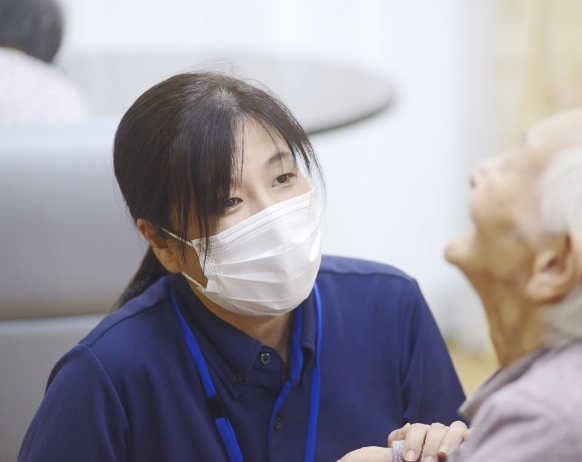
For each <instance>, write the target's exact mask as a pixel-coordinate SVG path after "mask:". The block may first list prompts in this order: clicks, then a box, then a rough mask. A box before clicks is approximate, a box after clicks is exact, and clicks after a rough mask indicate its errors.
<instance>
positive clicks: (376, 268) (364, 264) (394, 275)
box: [319, 255, 414, 283]
mask: <svg viewBox="0 0 582 462" xmlns="http://www.w3.org/2000/svg"><path fill="white" fill-rule="evenodd" d="M319 273H320V274H328V275H337V276H383V277H387V278H391V279H396V280H402V281H405V282H411V283H413V282H414V279H413V278H411V277H410V276H409V275H407V274H406V273H404V272H403V271H401V270H399V269H398V268H395V267H394V266H391V265H387V264H385V263H379V262H374V261H370V260H360V259H356V258H348V257H338V256H331V255H323V257H322V259H321V267H320V269H319Z"/></svg>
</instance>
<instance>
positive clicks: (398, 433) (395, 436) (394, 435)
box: [388, 423, 410, 448]
mask: <svg viewBox="0 0 582 462" xmlns="http://www.w3.org/2000/svg"><path fill="white" fill-rule="evenodd" d="M409 428H410V424H409V423H407V424H406V425H405V426H404V427H402V428H399V429H398V430H394V431H393V432H391V433H390V434H389V435H388V447H389V448H391V447H392V443H393V442H394V441H400V440H403V439H404V438H406V433H407V432H408V429H409Z"/></svg>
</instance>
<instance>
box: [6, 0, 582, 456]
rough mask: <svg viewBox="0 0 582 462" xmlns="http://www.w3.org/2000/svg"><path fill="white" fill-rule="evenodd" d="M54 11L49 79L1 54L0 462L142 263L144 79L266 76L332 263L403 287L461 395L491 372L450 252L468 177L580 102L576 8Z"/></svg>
mask: <svg viewBox="0 0 582 462" xmlns="http://www.w3.org/2000/svg"><path fill="white" fill-rule="evenodd" d="M18 2H25V0H17V1H16V3H18ZM7 3H14V2H7ZM23 4H24V3H23ZM59 4H60V6H61V10H62V16H63V19H64V21H63V31H64V34H63V40H62V43H61V45H60V49H59V51H58V53H57V54H56V57H55V58H54V59H53V60H52V63H50V64H48V63H45V62H43V63H42V66H44V67H43V69H40V67H39V66H40V64H39V63H36V64H34V65H36V66H37V68H35V69H37V71H38V74H42V73H43V72H44V73H46V75H49V74H50V78H49V77H46V79H45V80H43V82H48V80H47V79H56V80H59V79H60V80H59V82H57V83H55V84H54V85H53V86H51V87H50V88H48V89H46V90H43V85H44V84H43V83H38V82H37V81H36V80H32V78H31V80H30V81H27V80H26V79H23V78H21V77H18V76H17V75H16V72H15V71H14V68H16V67H17V65H18V66H20V63H19V62H18V63H17V62H16V61H18V59H20V58H21V56H20V55H18V56H19V57H17V56H15V53H14V51H13V50H12V48H13V47H11V46H10V45H8V46H6V45H4V48H2V49H0V51H2V50H5V56H4V58H3V57H2V54H1V53H0V122H1V125H0V252H1V255H2V260H1V262H0V353H1V354H0V408H1V409H3V411H2V414H3V415H5V416H8V415H10V416H11V421H10V422H9V423H7V422H5V421H2V422H0V448H2V449H0V456H1V457H0V459H2V460H11V459H13V458H14V454H15V451H17V449H18V446H19V444H20V441H21V439H22V436H23V434H24V431H25V430H26V428H27V426H28V423H29V421H30V419H31V418H32V416H33V414H34V411H35V410H36V407H37V406H38V404H39V402H40V399H41V398H42V394H43V392H44V384H45V383H46V378H47V377H48V373H49V371H50V369H51V368H52V366H53V364H54V362H55V361H56V360H57V359H58V357H60V355H62V354H63V353H65V352H66V351H67V350H68V349H69V348H70V347H71V346H72V345H74V343H76V342H77V341H78V340H79V339H80V338H81V337H82V336H84V334H85V333H86V332H88V330H90V329H91V328H92V326H93V325H95V323H96V322H98V320H99V319H100V318H101V317H102V316H103V314H104V313H106V312H107V311H108V310H109V309H110V307H111V305H112V304H113V302H114V301H115V300H116V297H117V296H118V295H119V294H120V293H121V291H122V289H123V288H124V286H125V285H126V284H127V282H128V281H129V279H130V277H131V276H132V275H133V271H135V269H137V266H138V263H139V261H140V258H141V254H142V252H143V251H144V249H145V246H144V245H143V243H142V242H140V240H139V238H138V236H137V232H135V231H134V230H133V229H132V224H131V222H130V220H129V219H128V218H127V217H126V216H125V213H124V209H123V204H122V201H121V199H120V197H119V195H118V194H117V192H116V190H115V185H114V180H113V176H112V168H111V159H110V156H111V145H112V139H113V134H114V130H115V127H116V124H117V122H118V121H119V118H120V117H121V115H122V114H123V112H124V111H125V110H126V109H127V108H128V107H129V105H130V104H131V102H132V101H133V100H134V99H135V98H136V97H137V96H139V94H141V93H142V92H143V91H144V90H146V89H147V88H149V87H150V86H152V85H153V84H155V83H157V82H158V81H160V80H162V79H163V78H165V77H168V76H170V75H172V74H174V73H177V72H179V71H182V70H187V69H194V68H199V67H201V66H203V67H205V68H208V67H211V68H216V67H218V68H221V69H225V68H226V69H230V70H232V71H233V72H235V74H236V75H240V76H243V77H251V78H256V79H258V80H260V81H262V82H263V83H265V84H266V85H268V86H270V87H271V88H272V89H273V90H274V91H275V92H277V93H278V94H279V95H280V96H281V97H282V99H283V100H284V101H285V102H286V103H287V104H288V105H289V106H290V107H291V109H292V110H293V111H295V113H296V115H297V116H298V118H299V120H300V121H302V122H303V123H304V124H305V126H306V127H307V129H308V131H310V132H311V133H312V135H311V139H312V142H313V144H314V146H315V148H316V150H317V152H318V154H319V156H320V157H321V160H322V163H323V167H324V171H325V174H326V181H327V187H328V203H327V218H326V231H325V239H324V252H325V253H328V254H336V255H345V256H352V257H357V258H365V259H371V260H376V261H380V262H384V263H389V264H392V265H395V266H397V267H399V268H401V269H402V270H404V271H405V272H407V273H409V274H410V275H412V276H413V277H415V278H416V279H417V280H418V281H419V284H420V287H421V289H422V290H423V292H424V295H425V297H426V298H427V301H428V303H429V305H430V306H431V309H432V311H433V313H434V315H435V317H436V319H437V322H438V324H439V327H440V328H441V331H442V332H443V335H444V336H445V338H446V339H447V341H448V342H449V344H450V346H451V351H452V354H453V358H454V360H455V363H456V365H457V368H458V370H459V373H460V375H461V379H462V381H463V385H464V387H465V389H466V391H467V392H468V393H470V392H472V391H473V390H474V388H475V387H476V386H477V385H478V384H479V383H480V382H481V381H482V380H483V379H484V378H485V377H486V376H487V375H488V374H489V373H490V372H491V371H492V370H493V369H494V368H495V358H494V356H493V354H492V351H491V347H490V345H489V341H488V337H487V328H486V324H485V320H484V317H483V315H482V313H481V309H480V306H479V302H478V300H477V298H476V296H475V294H474V293H473V291H472V290H471V289H470V287H469V285H468V283H467V282H466V281H465V280H464V278H463V277H462V276H461V274H460V273H459V272H458V271H457V270H456V269H454V268H452V267H451V266H449V265H448V264H447V263H446V262H445V261H444V259H443V248H444V245H445V244H446V243H447V241H448V240H449V239H451V238H452V237H454V236H455V235H457V234H458V233H460V232H463V231H465V230H466V229H467V228H468V227H469V226H470V221H469V218H468V214H467V202H468V196H469V182H468V175H469V172H470V170H471V168H472V167H473V166H475V165H476V164H477V163H478V162H479V161H480V160H481V159H482V158H484V157H487V156H489V155H492V154H495V153H498V152H499V151H501V150H503V149H506V148H508V147H509V146H511V144H512V143H515V142H516V140H518V139H519V137H520V136H521V134H522V132H523V130H524V129H525V128H526V127H527V126H528V125H530V124H531V123H532V122H534V121H535V120H537V119H539V118H541V117H543V116H545V115H548V114H551V113H553V112H555V111H557V110H560V109H565V108H568V107H573V106H577V105H579V104H581V103H582V35H581V31H582V27H581V26H582V2H580V1H579V0H551V1H550V0H474V1H471V2H464V1H462V0H430V1H429V0H410V1H406V2H403V1H397V0H382V1H380V0H360V1H358V2H351V1H346V0H334V1H331V0H320V1H317V2H313V1H308V0H295V1H293V2H283V1H279V0H268V1H267V0H247V1H234V0H213V1H209V0H205V1H203V0H166V1H164V2H161V1H153V0H140V1H137V0H115V1H114V0H99V1H97V0H61V1H60V2H59ZM0 5H2V1H0ZM3 11H4V13H3ZM2 14H4V18H2ZM6 18H7V16H6V10H2V8H0V24H1V21H3V20H6ZM0 29H1V27H0ZM1 35H2V32H1V30H0V36H1ZM16 48H18V47H16ZM31 59H33V60H34V59H36V58H31ZM36 60H37V61H38V59H36ZM229 63H233V64H229ZM26 65H27V66H28V64H26ZM31 65H32V64H31ZM11 66H12V67H11ZM42 66H41V67H42ZM24 67H26V66H24ZM48 67H50V69H48ZM19 69H20V68H19ZM49 71H50V72H49ZM47 87H48V84H47ZM42 91H44V93H43V94H44V95H46V94H49V95H52V96H53V100H52V101H51V100H50V99H49V100H47V102H46V106H45V108H44V109H42V108H41V109H38V111H37V112H36V113H35V114H30V116H31V117H30V118H29V119H27V117H28V115H29V114H27V111H24V113H21V112H18V114H16V113H15V112H14V111H12V112H10V111H9V110H8V108H9V107H11V106H10V104H12V105H13V106H14V105H16V104H17V103H18V102H19V101H20V100H25V101H26V99H27V98H28V101H29V102H28V103H27V104H28V105H27V104H24V106H25V107H28V108H29V109H30V108H31V107H32V106H31V104H32V103H31V101H34V102H38V101H42V99H43V97H42V96H39V94H40V92H42ZM59 92H62V93H59ZM59 95H60V96H59ZM47 98H48V97H47ZM15 101H16V102H15ZM9 103H10V104H9ZM65 103H66V104H65ZM57 106H58V107H61V106H62V108H61V109H60V110H59V111H60V112H59V111H57V110H56V109H55V108H56V107H57ZM29 112H31V113H32V112H34V111H32V110H30V111H29ZM39 114H40V115H39ZM362 295H363V296H365V294H362ZM0 420H3V419H0ZM2 451H4V453H2ZM4 456H6V457H4Z"/></svg>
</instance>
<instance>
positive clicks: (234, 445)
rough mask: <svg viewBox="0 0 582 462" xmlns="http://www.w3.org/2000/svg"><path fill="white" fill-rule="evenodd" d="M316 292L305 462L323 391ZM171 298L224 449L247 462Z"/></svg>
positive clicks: (309, 454)
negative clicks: (321, 387) (315, 323)
mask: <svg viewBox="0 0 582 462" xmlns="http://www.w3.org/2000/svg"><path fill="white" fill-rule="evenodd" d="M313 291H314V295H315V311H316V315H317V338H316V346H315V368H314V370H313V379H312V381H311V397H310V403H309V404H310V405H309V421H308V424H307V443H306V446H305V459H304V460H305V462H312V461H313V457H314V454H315V440H316V430H317V416H318V412H319V389H320V374H319V353H320V350H321V330H322V329H321V298H320V296H319V289H318V288H317V284H315V285H314V286H313ZM170 297H171V300H172V305H173V307H174V311H175V312H176V316H177V318H178V321H179V323H180V328H181V329H182V334H183V335H184V339H185V340H186V345H187V346H188V350H190V355H191V356H192V359H193V360H194V365H195V366H196V369H198V374H199V375H200V379H201V380H202V386H203V387H204V391H205V393H206V402H207V403H208V405H209V407H210V409H211V411H212V415H213V417H214V419H215V422H216V428H217V429H218V432H219V433H220V437H221V439H222V441H223V443H224V446H225V447H226V451H227V452H228V457H229V459H230V461H231V462H243V458H242V454H241V451H240V447H239V445H238V442H237V440H236V435H235V433H234V429H233V428H232V424H231V423H230V420H228V418H227V417H226V415H225V412H224V408H223V407H222V403H221V402H220V398H219V397H218V394H217V393H216V388H215V387H214V383H213V382H212V378H211V377H210V372H209V371H208V367H207V366H206V361H204V357H203V356H202V352H201V351H200V347H199V346H198V342H197V341H196V338H195V337H194V333H193V332H192V330H191V329H190V327H189V326H188V323H187V322H186V320H185V319H184V316H182V313H181V312H180V309H179V308H178V303H177V302H176V298H175V296H174V292H173V291H172V290H170ZM288 383H289V382H288ZM285 388H286V389H287V392H288V391H289V389H290V387H285ZM286 394H287V393H285V394H284V395H283V396H280V397H279V398H280V399H279V400H277V402H278V403H279V404H280V403H281V402H282V401H283V399H284V397H285V396H286ZM277 410H278V406H276V409H275V412H274V413H273V415H274V414H275V413H276V412H277Z"/></svg>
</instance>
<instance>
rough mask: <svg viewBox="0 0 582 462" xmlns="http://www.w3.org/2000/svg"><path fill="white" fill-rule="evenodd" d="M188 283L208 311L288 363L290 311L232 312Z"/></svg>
mask: <svg viewBox="0 0 582 462" xmlns="http://www.w3.org/2000/svg"><path fill="white" fill-rule="evenodd" d="M188 284H189V285H190V288H191V289H192V292H194V294H195V295H196V297H198V299H199V300H200V301H201V302H202V304H203V305H204V306H205V307H206V308H208V310H210V312H212V313H213V314H214V315H216V316H217V317H218V318H220V319H222V320H223V321H224V322H227V323H228V324H230V325H231V326H234V327H236V328H237V329H238V330H240V331H242V332H244V333H245V334H247V335H248V336H250V337H252V338H254V339H255V340H258V341H259V342H261V343H263V344H264V345H267V346H270V347H271V348H274V349H275V350H276V351H277V352H278V353H279V354H280V355H281V358H283V360H284V361H285V363H286V364H288V363H289V357H290V354H289V353H290V351H289V343H290V342H289V339H290V337H291V326H292V324H293V312H292V311H291V312H288V313H285V314H283V315H281V316H245V315H242V314H238V313H233V312H232V311H228V310H226V309H224V308H222V307H221V306H220V305H218V304H216V303H214V302H213V301H212V300H210V299H209V298H208V297H206V296H205V295H204V294H202V293H201V292H200V291H199V290H198V289H197V288H196V286H194V284H192V283H191V282H190V281H188Z"/></svg>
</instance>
